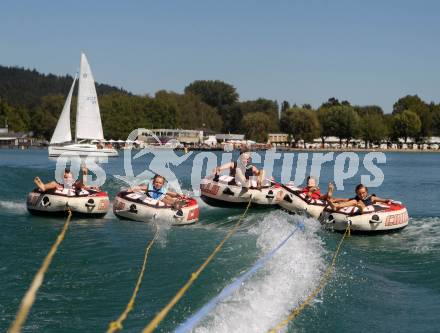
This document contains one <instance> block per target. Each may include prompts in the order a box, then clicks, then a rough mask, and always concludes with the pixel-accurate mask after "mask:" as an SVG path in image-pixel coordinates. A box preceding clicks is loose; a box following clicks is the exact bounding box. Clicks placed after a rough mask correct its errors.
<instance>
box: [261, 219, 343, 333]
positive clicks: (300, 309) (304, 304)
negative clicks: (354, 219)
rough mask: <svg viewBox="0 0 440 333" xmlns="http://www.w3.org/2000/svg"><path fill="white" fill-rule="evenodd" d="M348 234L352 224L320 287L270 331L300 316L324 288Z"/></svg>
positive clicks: (276, 329) (337, 248) (273, 332)
mask: <svg viewBox="0 0 440 333" xmlns="http://www.w3.org/2000/svg"><path fill="white" fill-rule="evenodd" d="M347 236H350V224H348V225H347V228H346V229H345V232H344V235H343V236H342V238H341V240H340V241H339V244H338V246H337V247H336V250H335V253H334V254H333V259H332V261H331V263H330V265H329V266H328V267H327V270H326V271H325V273H324V275H323V276H322V278H321V281H320V282H319V285H318V287H316V289H315V290H313V292H312V293H311V294H310V295H309V296H308V297H307V298H306V299H305V301H304V302H302V303H301V304H300V305H299V306H297V307H296V308H295V309H293V310H292V311H291V312H290V314H289V315H288V316H287V318H286V319H284V320H283V321H281V322H279V323H278V324H277V325H276V326H274V327H273V328H271V329H270V330H269V333H276V332H278V331H279V330H280V329H282V328H283V327H284V326H286V325H287V324H288V323H289V322H290V321H291V320H293V319H294V318H295V317H296V316H298V315H299V314H300V313H301V311H302V310H304V308H305V307H306V306H308V305H309V304H310V302H311V301H312V300H313V299H314V298H315V297H316V295H317V294H318V293H319V292H320V291H321V290H322V288H323V287H324V286H325V284H326V283H327V281H328V279H329V278H330V276H331V274H332V273H333V270H334V268H335V264H336V258H337V257H338V255H339V252H340V250H341V246H342V243H343V241H344V239H345V238H346V237H347Z"/></svg>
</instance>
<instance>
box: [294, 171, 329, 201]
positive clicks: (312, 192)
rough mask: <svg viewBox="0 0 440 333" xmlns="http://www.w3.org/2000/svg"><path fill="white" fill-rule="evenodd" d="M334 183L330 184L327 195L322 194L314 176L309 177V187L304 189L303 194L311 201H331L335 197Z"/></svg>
mask: <svg viewBox="0 0 440 333" xmlns="http://www.w3.org/2000/svg"><path fill="white" fill-rule="evenodd" d="M333 191H334V186H333V183H332V182H330V183H328V190H327V194H321V189H320V188H319V187H318V186H317V184H316V179H315V178H314V177H312V176H308V177H307V185H306V186H305V187H304V188H303V189H302V191H301V192H302V193H304V194H305V195H306V197H307V198H309V199H320V200H330V199H331V198H332V197H333Z"/></svg>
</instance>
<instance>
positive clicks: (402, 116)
mask: <svg viewBox="0 0 440 333" xmlns="http://www.w3.org/2000/svg"><path fill="white" fill-rule="evenodd" d="M393 117H394V120H393V132H394V135H393V136H394V137H398V138H403V139H404V140H405V143H406V142H407V141H408V138H416V137H417V136H418V135H419V134H420V130H421V127H422V122H421V121H420V118H419V116H418V115H417V114H416V113H415V112H413V111H410V110H405V111H403V112H401V113H397V114H394V116H393Z"/></svg>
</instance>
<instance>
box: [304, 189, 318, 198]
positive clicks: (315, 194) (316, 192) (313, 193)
mask: <svg viewBox="0 0 440 333" xmlns="http://www.w3.org/2000/svg"><path fill="white" fill-rule="evenodd" d="M309 192H310V188H309V187H308V186H306V187H304V188H303V189H302V193H305V194H307V193H309ZM310 196H311V198H312V199H320V198H321V191H320V190H319V189H317V190H316V191H314V192H312V193H311V194H310Z"/></svg>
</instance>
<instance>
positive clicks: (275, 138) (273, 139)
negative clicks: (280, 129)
mask: <svg viewBox="0 0 440 333" xmlns="http://www.w3.org/2000/svg"><path fill="white" fill-rule="evenodd" d="M267 143H269V144H273V143H275V144H278V143H289V134H286V133H269V135H268V140H267Z"/></svg>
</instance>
